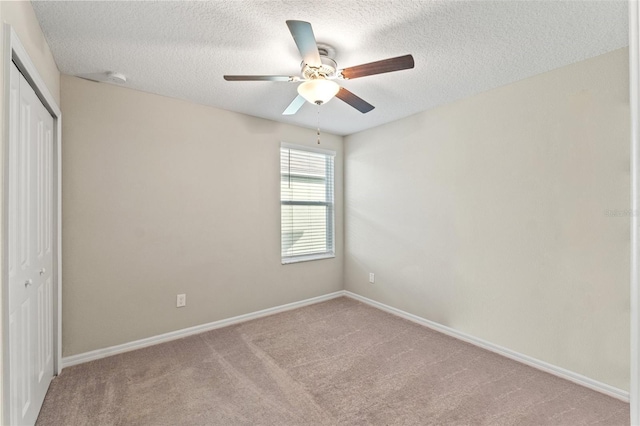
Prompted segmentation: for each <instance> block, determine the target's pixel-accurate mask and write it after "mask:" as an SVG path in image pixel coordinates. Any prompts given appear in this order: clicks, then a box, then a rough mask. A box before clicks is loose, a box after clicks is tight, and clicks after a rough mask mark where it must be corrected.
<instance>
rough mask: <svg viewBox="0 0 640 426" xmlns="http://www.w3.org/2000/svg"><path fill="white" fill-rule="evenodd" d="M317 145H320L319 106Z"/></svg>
mask: <svg viewBox="0 0 640 426" xmlns="http://www.w3.org/2000/svg"><path fill="white" fill-rule="evenodd" d="M318 145H320V105H319V104H318Z"/></svg>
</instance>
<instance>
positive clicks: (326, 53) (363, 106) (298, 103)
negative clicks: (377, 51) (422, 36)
mask: <svg viewBox="0 0 640 426" xmlns="http://www.w3.org/2000/svg"><path fill="white" fill-rule="evenodd" d="M287 26H288V27H289V31H290V32H291V35H292V36H293V40H294V41H295V43H296V46H297V47H298V50H299V51H300V54H301V55H302V64H301V76H295V75H225V76H224V79H225V80H227V81H286V82H301V84H300V85H298V96H297V97H296V98H295V99H294V100H293V102H291V104H290V105H289V106H288V107H287V108H286V109H285V110H284V112H283V113H282V114H283V115H293V114H295V113H296V112H298V110H299V109H300V107H302V105H303V104H304V102H305V100H306V101H308V102H311V103H314V104H317V105H322V104H323V103H326V102H328V101H330V100H331V99H333V97H334V96H335V97H337V98H338V99H340V100H342V101H344V102H346V103H347V104H349V105H351V106H352V107H354V108H355V109H357V110H358V111H360V112H361V113H363V114H365V113H367V112H369V111H371V110H372V109H373V108H374V106H373V105H371V104H370V103H368V102H367V101H365V100H364V99H362V98H360V97H358V96H356V95H354V94H353V93H351V92H350V91H348V90H347V89H345V88H344V87H341V86H340V85H339V84H338V83H336V82H335V80H350V79H353V78H360V77H366V76H368V75H375V74H382V73H386V72H392V71H400V70H405V69H409V68H413V67H414V61H413V56H411V55H404V56H398V57H396V58H390V59H383V60H381V61H376V62H370V63H368V64H363V65H357V66H355V67H349V68H343V69H338V66H337V64H336V61H334V60H333V59H332V58H331V57H330V55H332V53H333V49H332V48H331V47H330V46H326V45H318V44H317V43H316V38H315V36H314V35H313V29H312V28H311V24H310V23H308V22H305V21H287Z"/></svg>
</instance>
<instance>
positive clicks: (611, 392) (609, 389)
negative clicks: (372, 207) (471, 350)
mask: <svg viewBox="0 0 640 426" xmlns="http://www.w3.org/2000/svg"><path fill="white" fill-rule="evenodd" d="M344 295H345V296H347V297H350V298H352V299H355V300H358V301H360V302H363V303H366V304H367V305H370V306H373V307H375V308H378V309H380V310H383V311H385V312H389V313H391V314H394V315H397V316H399V317H401V318H404V319H407V320H409V321H412V322H415V323H418V324H420V325H423V326H425V327H428V328H430V329H432V330H435V331H438V332H440V333H443V334H446V335H448V336H451V337H455V338H456V339H459V340H462V341H464V342H467V343H471V344H472V345H475V346H478V347H481V348H483V349H486V350H488V351H491V352H495V353H497V354H499V355H502V356H504V357H507V358H509V359H512V360H515V361H518V362H521V363H522V364H526V365H528V366H530V367H533V368H536V369H538V370H542V371H544V372H547V373H550V374H553V375H554V376H557V377H560V378H562V379H565V380H568V381H570V382H573V383H577V384H579V385H582V386H584V387H587V388H589V389H592V390H595V391H598V392H601V393H603V394H605V395H608V396H611V397H613V398H616V399H619V400H621V401H624V402H629V392H627V391H624V390H622V389H618V388H615V387H613V386H610V385H607V384H606V383H602V382H598V381H597V380H593V379H590V378H588V377H585V376H583V375H581V374H578V373H574V372H573V371H569V370H566V369H564V368H561V367H558V366H555V365H553V364H549V363H547V362H544V361H540V360H538V359H535V358H532V357H530V356H528V355H524V354H521V353H518V352H515V351H512V350H511V349H507V348H503V347H502V346H498V345H495V344H493V343H491V342H487V341H486V340H482V339H479V338H477V337H474V336H471V335H468V334H466V333H463V332H461V331H458V330H454V329H453V328H449V327H447V326H444V325H442V324H438V323H437V322H433V321H429V320H428V319H424V318H422V317H419V316H417V315H413V314H410V313H408V312H405V311H402V310H400V309H397V308H394V307H392V306H389V305H385V304H384V303H380V302H376V301H375V300H372V299H369V298H366V297H364V296H360V295H359V294H356V293H352V292H350V291H346V290H345V292H344Z"/></svg>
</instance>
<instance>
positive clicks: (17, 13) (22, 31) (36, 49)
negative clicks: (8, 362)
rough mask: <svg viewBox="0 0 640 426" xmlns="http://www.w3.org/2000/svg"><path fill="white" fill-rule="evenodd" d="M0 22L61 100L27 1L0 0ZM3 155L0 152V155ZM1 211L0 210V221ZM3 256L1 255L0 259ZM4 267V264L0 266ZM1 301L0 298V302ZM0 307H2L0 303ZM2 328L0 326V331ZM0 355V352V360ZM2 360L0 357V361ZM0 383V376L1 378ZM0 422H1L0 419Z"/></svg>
mask: <svg viewBox="0 0 640 426" xmlns="http://www.w3.org/2000/svg"><path fill="white" fill-rule="evenodd" d="M0 22H3V23H8V24H10V25H11V26H12V27H13V29H14V30H15V32H16V34H18V38H19V39H20V41H21V42H22V44H23V46H24V48H25V50H26V51H27V53H28V54H29V57H30V58H31V61H32V62H33V64H34V65H35V67H36V69H37V70H38V73H39V74H40V77H41V78H42V80H43V81H44V82H45V84H46V85H47V88H48V89H49V91H50V92H51V95H52V96H53V97H54V98H55V100H56V102H59V101H60V72H59V71H58V67H57V66H56V63H55V61H54V60H53V56H52V55H51V51H50V50H49V45H48V44H47V42H46V40H45V38H44V35H43V34H42V30H41V29H40V24H39V23H38V20H37V19H36V15H35V13H34V11H33V7H32V6H31V3H30V2H28V1H20V2H11V1H1V2H0ZM0 50H1V51H2V55H3V56H2V57H3V58H4V55H5V54H6V52H4V28H1V29H0ZM3 71H4V69H3V67H2V66H0V82H2V81H4V80H3V79H4V76H3ZM4 96H5V94H4V84H2V85H0V132H1V134H3V135H4V122H3V119H4V107H3V106H4ZM1 155H2V152H1V150H0V156H1ZM3 164H4V161H2V159H1V158H0V179H2V177H3V176H4V172H2V165H3ZM3 187H4V185H0V197H2V188H3ZM1 215H2V212H1V211H0V220H1V219H2V218H1ZM0 238H4V236H3V235H0ZM1 258H2V256H0V259H1ZM2 267H4V265H2ZM0 297H4V295H0ZM0 300H1V299H0ZM0 306H3V305H2V304H1V303H0ZM3 316H4V315H0V325H1V321H2V317H3ZM1 329H2V328H1V327H0V330H1ZM1 356H2V353H1V351H0V357H1ZM0 359H1V358H0ZM1 374H2V369H1V368H0V375H1ZM0 382H1V376H0ZM1 392H2V386H0V401H4V399H3V396H2V394H1ZM3 416H4V412H3V411H2V404H1V403H0V419H3V418H4V417H3ZM0 421H1V420H0Z"/></svg>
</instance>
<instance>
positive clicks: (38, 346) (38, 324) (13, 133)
mask: <svg viewBox="0 0 640 426" xmlns="http://www.w3.org/2000/svg"><path fill="white" fill-rule="evenodd" d="M10 78H11V92H10V97H11V98H10V102H11V107H10V113H9V114H10V135H9V182H8V184H9V193H8V197H9V198H8V201H9V211H8V215H9V217H8V220H9V230H8V234H9V235H8V238H9V252H8V268H9V333H10V335H9V342H10V343H9V344H10V360H9V362H10V371H9V374H10V401H11V406H10V417H11V419H10V420H11V424H12V425H33V424H34V423H35V421H36V419H37V417H38V413H39V411H40V407H41V406H42V402H43V400H44V397H45V394H46V392H47V389H48V388H49V383H50V382H51V379H52V378H53V274H52V270H53V256H52V249H53V247H52V243H53V241H52V235H53V233H52V226H53V222H52V218H53V214H52V213H53V210H52V207H53V203H52V200H53V117H52V116H51V115H50V114H49V112H48V111H47V110H46V109H45V107H44V106H43V105H42V102H40V99H38V97H37V96H36V94H35V92H34V91H33V89H32V88H31V86H30V85H29V83H28V82H27V80H25V78H24V77H23V76H22V74H20V72H19V71H18V69H17V68H16V66H15V65H12V68H11V75H10Z"/></svg>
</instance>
